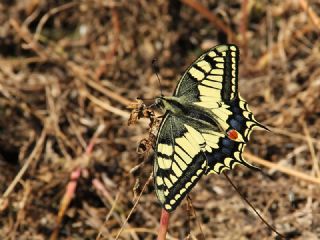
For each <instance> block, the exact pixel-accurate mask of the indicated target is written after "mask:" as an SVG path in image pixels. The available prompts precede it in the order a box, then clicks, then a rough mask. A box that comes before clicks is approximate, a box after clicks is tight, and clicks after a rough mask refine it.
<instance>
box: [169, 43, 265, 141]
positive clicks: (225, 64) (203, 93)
mask: <svg viewBox="0 0 320 240" xmlns="http://www.w3.org/2000/svg"><path fill="white" fill-rule="evenodd" d="M238 62H239V49H238V47H237V46H235V45H219V46H216V47H214V48H212V49H210V50H209V51H207V52H206V53H204V54H202V55H201V56H200V57H199V58H198V59H197V60H196V61H195V62H193V63H192V64H191V65H190V67H189V68H188V69H187V71H186V72H185V73H184V75H183V76H182V77H181V79H180V81H179V83H178V85H177V87H176V89H175V91H174V95H173V96H175V97H180V98H181V99H182V100H183V101H184V103H185V104H194V105H197V106H200V107H203V108H205V109H209V111H210V112H211V114H212V115H213V117H214V119H215V120H216V121H217V122H218V124H219V125H220V127H221V128H222V129H223V130H224V131H225V132H228V131H229V130H236V131H237V132H238V133H239V134H238V135H239V138H238V141H239V142H247V141H248V140H249V137H250V134H251V132H252V130H253V129H254V128H255V127H262V128H265V127H264V126H262V125H261V124H260V123H258V122H257V121H256V120H255V118H254V116H253V114H252V112H251V111H250V109H249V108H248V104H247V103H246V101H245V100H244V99H242V98H241V97H240V95H239V93H238Z"/></svg>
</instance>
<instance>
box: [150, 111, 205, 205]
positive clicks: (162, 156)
mask: <svg viewBox="0 0 320 240" xmlns="http://www.w3.org/2000/svg"><path fill="white" fill-rule="evenodd" d="M155 148H156V151H155V153H156V156H155V161H154V185H155V190H156V194H157V197H158V199H159V200H160V202H161V205H162V207H163V208H165V209H166V210H167V211H173V210H174V209H175V208H176V207H177V206H178V205H179V203H180V202H181V201H182V199H183V198H184V197H185V196H186V194H187V193H188V192H189V191H190V190H191V189H192V187H193V186H194V185H195V184H196V183H197V182H198V180H199V179H200V177H201V176H202V175H203V174H204V172H205V171H206V169H207V161H206V158H205V155H204V154H203V153H202V152H201V150H200V145H199V144H198V143H197V142H196V140H194V139H192V138H191V137H190V135H189V134H188V130H187V129H186V128H185V126H184V123H183V121H182V120H181V119H180V118H177V117H175V116H173V115H171V114H168V113H167V114H166V115H165V117H164V119H163V121H162V123H161V125H160V129H159V132H158V137H157V141H156V147H155Z"/></svg>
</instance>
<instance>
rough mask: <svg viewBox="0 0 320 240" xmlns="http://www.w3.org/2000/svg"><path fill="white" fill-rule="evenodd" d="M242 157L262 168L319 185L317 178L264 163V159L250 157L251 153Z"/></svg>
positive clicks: (319, 180)
mask: <svg viewBox="0 0 320 240" xmlns="http://www.w3.org/2000/svg"><path fill="white" fill-rule="evenodd" d="M243 155H244V157H245V159H247V160H249V161H250V162H253V163H257V164H260V165H262V166H264V167H267V168H271V169H275V170H278V171H280V172H282V173H285V174H287V175H290V176H293V177H296V178H300V179H301V180H304V181H307V182H311V183H315V184H320V179H319V178H315V177H312V176H310V175H307V174H305V173H302V172H299V171H297V170H293V169H290V168H287V167H284V166H281V165H279V164H276V163H272V162H269V161H266V160H264V159H261V158H259V157H256V156H254V155H252V154H251V153H248V152H245V153H244V154H243Z"/></svg>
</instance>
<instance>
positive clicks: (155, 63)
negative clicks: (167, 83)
mask: <svg viewBox="0 0 320 240" xmlns="http://www.w3.org/2000/svg"><path fill="white" fill-rule="evenodd" d="M152 68H153V71H154V73H155V74H156V75H157V78H158V82H159V87H160V93H161V96H163V94H162V86H161V82H160V78H159V74H158V73H159V72H160V68H159V65H158V64H157V59H153V60H152Z"/></svg>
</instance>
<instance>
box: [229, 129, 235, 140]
mask: <svg viewBox="0 0 320 240" xmlns="http://www.w3.org/2000/svg"><path fill="white" fill-rule="evenodd" d="M227 135H228V137H229V138H230V139H231V140H237V138H238V132H237V131H236V130H234V129H231V130H229V131H228V132H227Z"/></svg>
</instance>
